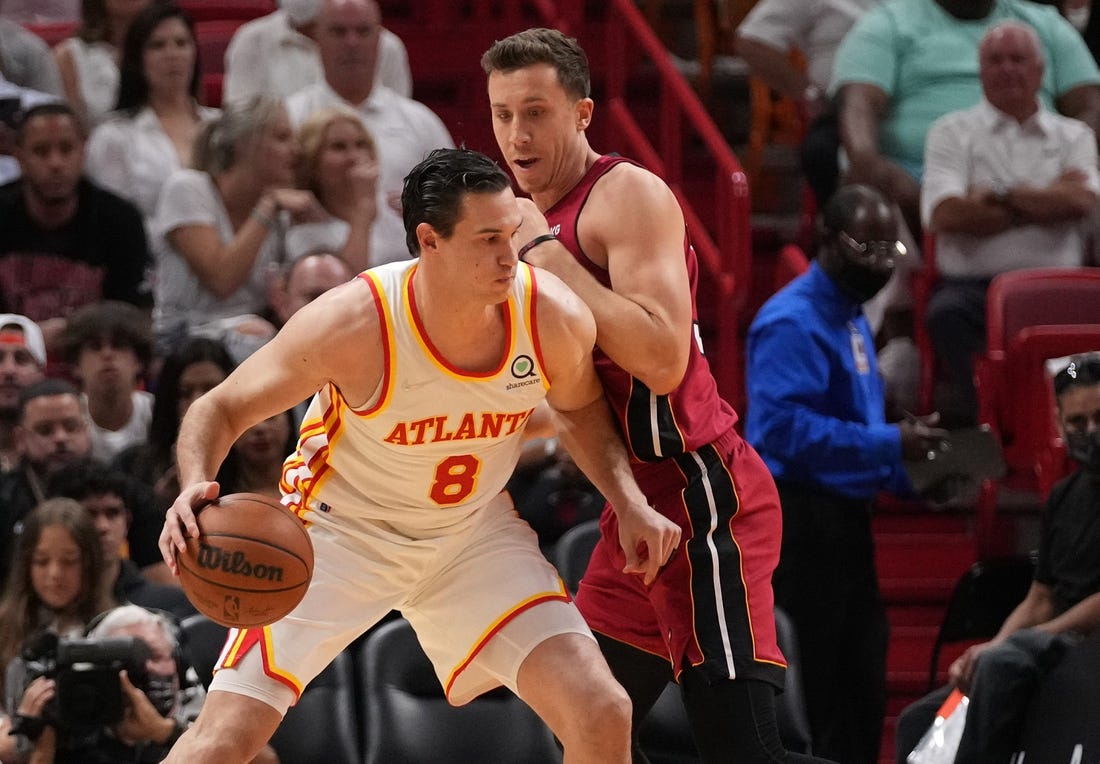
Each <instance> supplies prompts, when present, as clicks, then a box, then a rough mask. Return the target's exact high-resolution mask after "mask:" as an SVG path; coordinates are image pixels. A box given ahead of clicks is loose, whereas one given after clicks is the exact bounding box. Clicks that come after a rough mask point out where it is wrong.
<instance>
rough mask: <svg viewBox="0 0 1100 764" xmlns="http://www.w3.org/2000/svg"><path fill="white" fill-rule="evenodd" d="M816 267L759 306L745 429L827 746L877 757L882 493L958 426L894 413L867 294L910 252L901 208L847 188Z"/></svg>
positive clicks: (904, 481)
mask: <svg viewBox="0 0 1100 764" xmlns="http://www.w3.org/2000/svg"><path fill="white" fill-rule="evenodd" d="M824 227H825V233H824V237H823V239H824V242H823V246H822V248H821V250H820V252H819V253H818V256H817V259H816V261H815V262H814V263H812V264H811V265H810V270H809V271H808V272H806V273H805V274H803V275H802V276H799V277H798V278H796V279H795V280H794V281H792V282H791V283H790V284H788V285H787V286H786V287H784V288H783V289H782V290H780V291H779V292H778V293H776V294H775V295H774V296H773V297H772V298H771V299H770V300H768V301H767V302H766V303H765V304H764V306H763V307H762V308H761V309H760V312H759V313H758V314H757V316H756V318H755V319H754V320H753V322H752V326H751V327H750V328H749V336H748V346H747V352H746V358H747V369H746V378H747V380H748V389H747V393H748V417H747V419H746V422H745V436H746V439H747V440H748V441H749V443H751V444H752V445H753V447H754V448H756V450H757V451H758V452H759V453H760V456H761V457H762V458H763V459H764V461H765V462H766V463H767V465H768V468H769V469H770V470H771V473H772V475H773V476H774V477H775V482H776V486H777V487H778V488H779V498H780V502H781V504H782V507H783V545H782V551H781V553H780V559H779V566H778V567H777V568H776V571H775V576H774V579H773V582H774V586H775V602H776V604H777V605H779V606H780V607H782V608H783V609H784V610H785V611H786V612H787V613H788V614H789V615H790V617H791V620H792V621H793V623H794V626H795V630H796V632H797V633H798V636H799V645H800V650H801V656H802V663H801V671H802V680H803V683H804V686H805V691H806V710H807V714H808V716H809V720H810V726H811V729H812V733H813V745H814V753H815V754H818V755H821V756H825V757H828V758H831V759H835V760H836V761H840V762H845V764H874V762H877V761H878V755H879V745H880V740H881V733H882V720H883V716H884V714H885V710H886V645H887V640H888V631H889V626H888V624H887V621H886V611H885V608H884V606H883V603H882V598H881V596H880V594H879V588H878V579H877V576H876V573H875V560H874V550H873V542H872V536H871V509H872V502H873V499H874V498H875V496H876V494H878V493H879V492H880V491H889V492H892V493H895V494H907V493H910V492H911V484H910V482H909V478H908V475H907V473H906V471H905V469H904V466H903V463H902V460H903V458H904V459H923V458H925V456H926V454H927V453H928V452H929V451H930V450H931V449H935V448H937V447H938V446H939V445H940V443H941V441H942V440H943V439H944V438H945V437H946V435H947V433H946V431H944V430H940V429H937V428H934V427H932V426H931V425H933V424H934V423H935V417H934V416H932V417H928V418H926V419H925V420H923V421H921V420H916V421H908V420H907V421H903V422H902V423H900V424H898V425H894V424H887V422H886V421H885V401H884V395H883V384H882V380H881V379H880V377H879V373H878V365H877V362H876V358H875V349H874V348H875V345H874V341H873V339H872V336H871V329H870V326H869V324H868V322H867V318H866V316H864V314H863V311H862V308H861V307H860V306H861V305H862V303H864V302H866V301H867V300H868V299H870V298H871V297H872V296H874V294H875V292H877V291H878V290H879V289H881V288H882V286H883V285H884V284H885V283H886V282H887V280H888V279H889V278H890V275H891V273H892V272H893V270H894V262H895V260H896V259H898V258H899V257H901V256H903V255H904V249H903V248H902V246H901V244H900V243H899V242H898V220H897V217H896V215H895V213H894V209H893V207H892V206H891V205H890V203H889V202H888V200H887V199H886V198H885V197H884V196H883V195H882V194H880V193H879V192H878V191H877V190H875V189H873V188H870V187H868V186H844V187H841V188H840V189H839V190H838V191H837V192H836V194H835V195H834V196H833V198H832V200H830V202H829V204H828V205H827V206H826V208H825V211H824Z"/></svg>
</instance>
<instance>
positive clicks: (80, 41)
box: [54, 0, 150, 128]
mask: <svg viewBox="0 0 1100 764" xmlns="http://www.w3.org/2000/svg"><path fill="white" fill-rule="evenodd" d="M149 3H150V0H114V1H112V2H108V0H81V8H80V16H81V18H80V26H79V28H78V29H77V30H76V34H75V35H73V36H72V37H69V38H68V39H65V40H62V41H61V42H60V43H58V45H57V47H56V48H54V56H55V57H56V58H57V68H58V69H60V70H61V82H62V84H63V85H64V87H65V101H66V102H67V103H68V104H69V105H70V106H71V107H72V108H73V111H75V112H76V113H77V114H78V115H79V116H80V118H81V119H82V120H83V121H84V125H85V126H86V127H88V128H91V127H95V126H96V125H98V124H99V123H100V122H101V121H102V120H103V118H104V117H106V116H107V114H108V113H110V112H111V111H112V110H113V109H114V108H115V103H116V101H117V99H118V82H119V68H118V65H119V51H121V50H122V42H123V40H125V39H126V32H127V31H128V30H129V28H130V23H131V22H132V21H133V20H134V18H135V17H136V16H137V15H138V14H139V13H140V12H141V11H142V9H144V8H145V7H146V6H147V5H149Z"/></svg>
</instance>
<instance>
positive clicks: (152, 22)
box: [86, 2, 218, 220]
mask: <svg viewBox="0 0 1100 764" xmlns="http://www.w3.org/2000/svg"><path fill="white" fill-rule="evenodd" d="M119 69H120V76H119V86H118V101H117V103H116V105H115V106H116V109H117V113H115V114H114V115H113V116H112V117H111V118H110V119H108V120H107V121H105V122H103V123H102V124H100V125H99V126H98V127H97V128H96V129H95V130H93V131H92V135H91V137H90V138H89V139H88V158H87V161H86V167H87V170H88V175H89V176H90V177H91V178H92V179H93V180H95V181H96V182H97V183H99V184H100V185H102V186H103V187H104V188H108V189H110V190H111V191H114V192H115V193H116V194H118V195H119V196H122V197H124V198H127V199H129V200H130V201H132V202H133V203H134V204H135V205H137V207H138V209H140V210H141V213H142V214H143V215H144V216H145V218H146V220H148V219H150V218H152V216H153V214H154V213H155V212H156V208H157V200H158V198H159V197H160V190H161V188H162V187H163V186H164V183H165V181H167V180H168V177H169V176H170V175H171V174H172V173H173V172H175V171H176V170H179V169H180V168H182V167H190V166H191V164H192V158H193V157H192V147H193V146H194V144H195V138H196V137H197V136H198V134H199V130H200V129H201V128H202V125H203V123H205V122H208V121H209V120H211V119H213V118H214V117H216V116H217V115H218V111H217V110H216V109H208V108H206V107H205V106H201V105H200V104H199V95H200V94H199V88H200V87H201V86H202V70H201V67H200V66H199V57H198V48H197V46H196V44H195V25H194V22H192V20H191V16H190V15H189V14H188V13H187V11H185V10H183V9H181V8H180V7H179V6H177V5H174V4H172V3H163V4H162V3H159V2H158V3H154V4H153V5H150V6H149V7H147V8H146V9H145V10H143V11H142V12H141V13H139V14H138V15H137V17H136V18H135V19H134V22H133V23H132V24H131V25H130V29H129V31H127V33H126V40H125V42H124V44H123V47H122V62H121V64H120V66H119Z"/></svg>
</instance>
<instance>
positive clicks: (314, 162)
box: [287, 108, 407, 273]
mask: <svg viewBox="0 0 1100 764" xmlns="http://www.w3.org/2000/svg"><path fill="white" fill-rule="evenodd" d="M298 141H299V144H300V145H301V149H302V161H301V163H300V164H299V167H298V187H299V188H304V189H308V190H309V191H311V192H312V193H313V194H314V196H316V197H317V199H318V201H320V203H321V206H322V207H324V209H325V212H326V213H328V217H327V219H326V220H324V221H322V222H320V223H314V224H310V225H303V226H296V227H294V228H292V229H291V230H290V231H289V232H288V233H287V250H288V254H289V255H290V258H291V259H292V260H294V259H297V258H298V257H301V256H303V255H306V254H309V253H310V252H316V251H319V250H324V251H329V252H335V253H338V254H339V256H340V257H341V258H342V259H343V260H344V262H346V263H347V264H348V266H349V267H350V268H351V269H352V271H353V272H356V273H358V272H359V271H362V270H365V269H367V268H369V267H371V266H374V265H379V264H381V263H382V262H385V259H382V258H379V257H378V256H377V254H378V252H379V251H380V250H379V249H378V248H376V247H372V246H371V235H372V232H373V231H374V221H375V218H376V216H377V214H378V204H379V200H378V149H377V145H376V143H375V141H374V137H373V136H372V135H371V134H370V132H369V131H368V130H367V127H366V125H364V124H363V121H362V119H360V117H359V115H358V114H357V113H356V112H354V111H352V110H351V109H346V108H329V109H321V110H319V111H317V112H315V113H314V114H312V115H310V117H309V118H308V119H306V121H305V122H303V123H302V126H301V127H300V128H299V130H298ZM406 257H407V253H406ZM390 259H393V258H390Z"/></svg>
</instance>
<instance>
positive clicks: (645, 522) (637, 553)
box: [615, 504, 680, 586]
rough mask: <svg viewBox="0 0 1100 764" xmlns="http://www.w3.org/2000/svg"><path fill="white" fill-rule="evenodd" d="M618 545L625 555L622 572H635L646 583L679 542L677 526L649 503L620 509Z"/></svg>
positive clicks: (658, 571) (650, 580)
mask: <svg viewBox="0 0 1100 764" xmlns="http://www.w3.org/2000/svg"><path fill="white" fill-rule="evenodd" d="M615 515H616V517H617V518H618V521H619V545H620V546H621V547H622V550H623V554H624V555H626V565H625V566H624V567H623V573H637V574H640V575H641V576H642V582H643V583H644V584H645V585H646V586H649V585H650V584H652V583H653V582H654V581H656V580H657V574H658V573H660V572H661V568H662V567H663V566H664V564H665V563H666V562H668V560H669V558H670V557H672V553H673V552H675V551H676V547H677V546H678V545H679V543H680V526H679V525H677V524H676V523H674V522H672V521H671V520H669V519H668V518H667V517H665V516H664V515H662V514H661V513H660V512H658V511H657V510H655V509H654V508H653V507H651V506H649V505H648V504H643V505H641V506H639V507H635V508H631V509H628V510H625V511H620V510H619V508H616V512H615Z"/></svg>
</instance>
